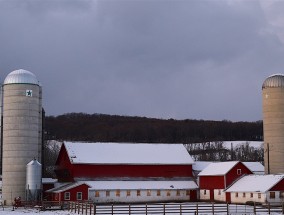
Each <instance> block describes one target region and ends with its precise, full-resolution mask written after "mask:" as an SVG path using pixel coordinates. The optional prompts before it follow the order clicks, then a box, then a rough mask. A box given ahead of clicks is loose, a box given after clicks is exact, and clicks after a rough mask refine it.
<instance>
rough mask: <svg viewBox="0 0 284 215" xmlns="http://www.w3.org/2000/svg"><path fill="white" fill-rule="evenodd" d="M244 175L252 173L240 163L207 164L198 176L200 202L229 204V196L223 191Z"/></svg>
mask: <svg viewBox="0 0 284 215" xmlns="http://www.w3.org/2000/svg"><path fill="white" fill-rule="evenodd" d="M246 174H252V172H251V170H249V169H248V168H247V167H246V166H245V165H244V164H243V163H242V162H240V161H228V162H219V163H211V164H209V165H208V166H207V167H206V168H205V169H204V170H203V171H201V172H200V173H199V174H198V178H199V188H200V200H210V201H214V200H215V201H227V202H230V196H229V195H226V193H225V192H224V189H226V188H227V187H229V186H230V185H231V184H232V183H233V182H234V181H236V180H237V179H238V178H240V177H242V176H243V175H246Z"/></svg>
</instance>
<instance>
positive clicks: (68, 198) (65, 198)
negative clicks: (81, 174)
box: [64, 192, 70, 200]
mask: <svg viewBox="0 0 284 215" xmlns="http://www.w3.org/2000/svg"><path fill="white" fill-rule="evenodd" d="M64 200H70V192H65V193H64Z"/></svg>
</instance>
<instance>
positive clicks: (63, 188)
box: [45, 181, 91, 193]
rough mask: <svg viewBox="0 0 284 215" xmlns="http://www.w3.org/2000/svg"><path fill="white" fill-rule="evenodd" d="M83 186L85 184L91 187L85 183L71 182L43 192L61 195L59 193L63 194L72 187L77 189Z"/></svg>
mask: <svg viewBox="0 0 284 215" xmlns="http://www.w3.org/2000/svg"><path fill="white" fill-rule="evenodd" d="M83 184H86V185H87V186H88V187H91V185H89V184H87V183H86V182H81V181H79V182H74V183H73V182H71V183H63V184H61V185H59V186H58V187H54V188H52V189H49V190H47V191H45V192H47V193H61V192H64V191H67V190H70V189H72V188H74V187H78V186H81V185H83Z"/></svg>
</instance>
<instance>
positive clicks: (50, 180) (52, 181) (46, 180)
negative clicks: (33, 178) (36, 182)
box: [41, 178, 58, 184]
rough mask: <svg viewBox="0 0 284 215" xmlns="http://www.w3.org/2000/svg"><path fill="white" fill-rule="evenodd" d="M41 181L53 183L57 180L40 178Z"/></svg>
mask: <svg viewBox="0 0 284 215" xmlns="http://www.w3.org/2000/svg"><path fill="white" fill-rule="evenodd" d="M41 181H42V183H43V184H54V183H56V182H57V181H58V180H57V179H54V178H42V179H41Z"/></svg>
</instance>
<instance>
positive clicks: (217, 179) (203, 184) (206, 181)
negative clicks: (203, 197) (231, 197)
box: [199, 175, 225, 190]
mask: <svg viewBox="0 0 284 215" xmlns="http://www.w3.org/2000/svg"><path fill="white" fill-rule="evenodd" d="M224 186H225V185H224V176H223V175H218V176H200V177H199V188H200V189H207V190H212V189H223V188H224Z"/></svg>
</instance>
